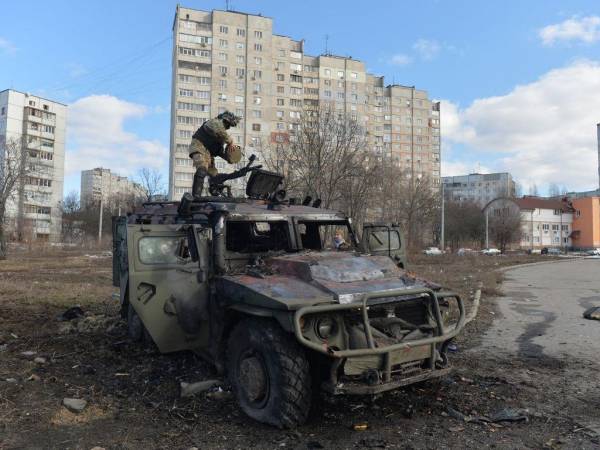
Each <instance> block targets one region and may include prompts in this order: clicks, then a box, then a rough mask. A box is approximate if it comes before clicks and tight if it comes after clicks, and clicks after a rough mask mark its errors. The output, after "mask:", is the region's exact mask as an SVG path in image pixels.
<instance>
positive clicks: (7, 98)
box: [0, 89, 67, 241]
mask: <svg viewBox="0 0 600 450" xmlns="http://www.w3.org/2000/svg"><path fill="white" fill-rule="evenodd" d="M66 116H67V106H66V105H63V104H62V103H58V102H54V101H52V100H47V99H45V98H42V97H37V96H35V95H30V94H26V93H23V92H18V91H15V90H12V89H7V90H4V91H1V92H0V158H3V157H5V155H6V152H5V151H2V150H5V149H6V147H5V144H7V143H11V142H12V143H18V147H19V151H20V152H22V156H23V158H26V159H27V169H26V172H27V173H26V174H25V176H23V177H21V179H20V180H19V181H18V182H17V189H16V190H15V193H14V195H13V197H12V198H11V199H10V201H9V202H8V203H7V208H8V226H9V230H10V233H11V235H12V236H13V237H15V238H20V239H24V240H32V239H37V240H49V241H57V240H59V239H60V235H61V210H60V203H61V201H62V196H63V179H64V160H65V128H66Z"/></svg>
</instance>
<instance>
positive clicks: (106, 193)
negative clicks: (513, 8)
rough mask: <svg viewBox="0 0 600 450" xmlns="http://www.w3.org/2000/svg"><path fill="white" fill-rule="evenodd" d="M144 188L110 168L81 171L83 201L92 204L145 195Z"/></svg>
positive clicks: (85, 203)
mask: <svg viewBox="0 0 600 450" xmlns="http://www.w3.org/2000/svg"><path fill="white" fill-rule="evenodd" d="M145 194H146V193H145V191H144V188H143V187H142V186H141V185H139V184H138V183H135V182H133V181H130V180H129V179H128V178H127V177H122V176H119V175H117V174H116V173H112V172H111V171H110V169H103V168H101V167H97V168H95V169H91V170H82V171H81V203H82V204H83V205H90V204H94V203H96V204H97V203H99V202H100V199H102V201H103V202H107V203H108V202H112V201H115V202H118V201H120V200H124V199H127V198H131V197H143V196H144V195H145Z"/></svg>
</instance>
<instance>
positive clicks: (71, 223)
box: [60, 191, 81, 242]
mask: <svg viewBox="0 0 600 450" xmlns="http://www.w3.org/2000/svg"><path fill="white" fill-rule="evenodd" d="M60 210H61V214H62V221H61V224H62V230H61V235H62V236H61V237H62V241H63V242H73V241H74V240H76V238H77V234H78V233H77V231H78V227H77V223H78V219H79V218H78V215H79V214H78V213H79V212H80V211H81V206H80V201H79V194H78V193H77V191H71V192H70V193H69V194H67V195H66V197H65V198H64V199H63V201H62V202H61V204H60Z"/></svg>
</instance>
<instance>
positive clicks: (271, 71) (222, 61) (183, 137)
mask: <svg viewBox="0 0 600 450" xmlns="http://www.w3.org/2000/svg"><path fill="white" fill-rule="evenodd" d="M172 70H173V73H172V95H171V143H170V160H169V163H170V171H169V195H170V198H171V199H178V198H180V196H181V195H182V194H183V193H184V192H189V191H190V188H191V185H192V180H193V174H194V169H193V167H192V163H191V160H190V159H189V157H188V145H189V143H190V140H191V137H192V135H193V133H194V132H195V130H196V129H197V128H198V127H199V126H200V125H201V124H202V123H203V122H204V121H206V120H207V119H209V118H211V117H215V116H217V115H218V114H219V113H221V112H223V111H225V110H229V111H231V112H233V113H235V114H237V115H239V116H242V117H243V120H242V121H241V123H240V124H239V125H238V126H237V127H236V128H233V129H231V130H230V134H231V135H232V137H233V139H234V140H235V142H237V143H238V144H239V145H241V146H242V148H243V149H244V153H245V155H246V156H249V155H250V154H251V153H256V154H257V155H260V154H261V153H262V152H266V151H273V150H274V149H276V148H277V147H278V146H280V145H285V144H286V143H288V142H290V141H291V140H293V139H294V134H295V133H296V132H297V130H298V127H299V125H298V120H299V119H300V118H301V115H302V113H303V111H305V110H310V109H317V108H318V107H319V105H320V104H326V105H328V106H329V107H333V108H335V109H336V110H338V111H339V112H340V114H342V113H343V114H345V115H348V116H350V117H351V118H352V119H354V120H356V121H358V122H359V123H360V124H362V125H363V126H364V127H365V130H366V131H367V133H368V134H367V136H368V142H369V145H370V147H371V148H372V149H373V151H374V152H375V153H377V154H379V155H381V156H382V157H385V158H388V160H389V161H390V163H393V164H396V165H398V166H400V167H402V168H405V169H407V170H410V171H411V173H412V174H414V175H419V174H426V175H428V176H430V177H431V178H432V179H433V180H434V182H435V183H439V181H440V111H439V103H435V102H432V101H431V100H430V99H429V98H428V95H427V92H426V91H423V90H419V89H415V87H411V86H400V85H386V84H385V81H384V79H383V77H378V76H374V75H371V74H369V73H367V72H366V68H365V63H364V62H362V61H359V60H356V59H353V58H351V57H341V56H334V55H320V56H309V55H307V54H305V53H304V41H303V40H295V39H292V38H290V37H287V36H281V35H277V34H274V33H273V19H271V18H269V17H263V16H260V15H251V14H245V13H240V12H234V11H218V10H214V11H200V10H194V9H189V8H184V7H181V6H178V7H177V10H176V13H175V20H174V23H173V65H172ZM259 157H260V156H259ZM241 164H243V162H242V163H241ZM225 165H226V163H225V162H224V161H220V160H218V159H217V168H218V169H219V170H221V169H225ZM238 188H241V186H240V185H238Z"/></svg>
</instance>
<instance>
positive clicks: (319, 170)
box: [263, 107, 367, 208]
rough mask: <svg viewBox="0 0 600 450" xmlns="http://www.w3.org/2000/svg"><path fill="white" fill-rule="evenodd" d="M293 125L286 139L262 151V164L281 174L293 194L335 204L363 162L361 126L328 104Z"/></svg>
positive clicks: (307, 114)
mask: <svg viewBox="0 0 600 450" xmlns="http://www.w3.org/2000/svg"><path fill="white" fill-rule="evenodd" d="M294 127H295V129H294V130H292V131H293V132H292V133H290V134H291V136H290V137H289V142H286V143H283V144H280V145H277V146H275V147H274V148H271V149H268V150H267V151H264V152H263V153H264V154H263V157H264V160H265V165H266V166H267V167H268V168H269V169H270V170H275V171H279V172H282V173H283V174H284V175H285V177H286V186H287V189H288V191H290V192H292V193H293V194H294V195H298V196H306V195H310V196H311V197H312V198H314V199H316V198H319V199H321V201H322V204H323V206H324V207H326V208H329V207H332V206H334V205H337V204H339V202H340V201H341V200H342V198H343V197H344V195H345V194H346V192H345V191H344V187H346V186H347V185H348V183H350V182H351V180H353V179H356V177H357V176H358V175H359V173H360V167H361V166H362V165H363V164H364V161H365V157H366V155H367V153H366V148H367V147H366V135H365V132H364V129H363V128H362V127H361V126H359V124H358V123H357V122H356V121H354V120H351V119H350V118H349V117H348V116H346V115H344V114H339V113H337V112H336V111H335V110H334V109H331V108H328V107H321V108H320V109H319V110H317V111H305V112H304V113H303V115H302V116H301V117H300V118H299V119H298V121H297V122H296V123H295V124H294Z"/></svg>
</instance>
